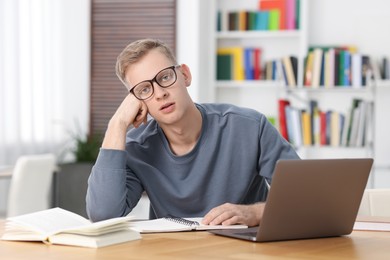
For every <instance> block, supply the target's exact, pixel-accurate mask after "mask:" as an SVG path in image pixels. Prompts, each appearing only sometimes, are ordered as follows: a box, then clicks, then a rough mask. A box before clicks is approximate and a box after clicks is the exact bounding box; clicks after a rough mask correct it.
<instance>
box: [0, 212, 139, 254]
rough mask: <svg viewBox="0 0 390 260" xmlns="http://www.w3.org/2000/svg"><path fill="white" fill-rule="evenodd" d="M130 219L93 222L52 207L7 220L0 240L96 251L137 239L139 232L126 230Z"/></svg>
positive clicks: (122, 218) (128, 217) (121, 218)
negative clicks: (32, 242)
mask: <svg viewBox="0 0 390 260" xmlns="http://www.w3.org/2000/svg"><path fill="white" fill-rule="evenodd" d="M131 219H132V217H130V216H127V217H119V218H113V219H108V220H104V221H99V222H95V223H92V222H90V221H89V220H88V219H86V218H83V217H82V216H79V215H77V214H75V213H73V212H70V211H67V210H64V209H61V208H52V209H48V210H43V211H38V212H34V213H30V214H25V215H20V216H17V217H11V218H8V219H7V221H6V224H5V231H4V234H3V236H2V237H1V239H3V240H11V241H43V242H45V243H49V244H62V245H71V246H81V247H93V248H98V247H103V246H108V245H113V244H118V243H122V242H126V241H131V240H136V239H140V238H141V235H140V234H139V232H136V231H134V230H131V229H130V228H129V226H130V220H131Z"/></svg>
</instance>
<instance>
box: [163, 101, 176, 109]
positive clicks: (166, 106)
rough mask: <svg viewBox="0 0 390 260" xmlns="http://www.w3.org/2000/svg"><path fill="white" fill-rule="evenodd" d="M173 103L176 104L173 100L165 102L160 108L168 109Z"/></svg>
mask: <svg viewBox="0 0 390 260" xmlns="http://www.w3.org/2000/svg"><path fill="white" fill-rule="evenodd" d="M173 104H174V103H173V102H172V103H167V104H164V105H163V106H161V107H160V110H164V109H166V108H168V107H170V106H172V105H173Z"/></svg>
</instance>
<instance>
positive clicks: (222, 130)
mask: <svg viewBox="0 0 390 260" xmlns="http://www.w3.org/2000/svg"><path fill="white" fill-rule="evenodd" d="M197 107H198V109H199V110H200V112H201V114H202V120H203V121H202V132H201V135H200V137H199V140H198V143H197V144H196V146H195V148H194V149H193V150H192V151H191V152H189V153H188V154H186V155H183V156H176V155H175V154H173V153H172V151H171V150H170V147H169V144H168V141H167V139H166V137H165V135H164V133H163V131H162V129H161V128H160V127H159V126H158V124H157V122H156V121H154V120H151V121H150V122H148V124H147V125H146V126H141V127H139V128H136V129H131V130H130V131H129V132H128V134H127V140H126V151H119V150H109V149H101V150H100V153H99V156H98V159H97V161H96V164H95V166H94V167H93V169H92V173H91V176H90V178H89V182H88V183H89V186H88V192H87V198H86V200H87V212H88V215H89V217H90V219H91V220H93V221H98V220H103V219H107V218H112V217H118V216H124V215H126V214H128V213H129V212H130V211H131V210H132V209H133V208H134V207H135V206H136V204H137V202H138V200H139V199H140V197H141V195H142V193H143V192H144V191H146V193H147V195H148V196H149V199H150V203H151V212H150V213H151V217H152V218H155V217H158V218H160V217H164V216H166V215H168V214H172V215H176V216H182V217H199V216H204V215H205V214H206V213H207V212H208V211H209V210H210V209H212V208H213V207H216V206H218V205H221V204H223V203H225V202H230V203H235V204H250V203H255V202H259V201H264V200H265V199H266V195H267V188H266V185H265V182H264V178H265V179H266V180H267V181H268V182H269V183H271V181H272V173H273V170H274V166H275V163H276V161H277V160H278V159H298V158H299V157H298V155H297V154H296V153H295V151H294V150H293V148H292V147H291V146H290V144H289V143H288V142H287V141H285V140H284V139H283V138H282V137H281V135H280V134H279V133H278V131H277V130H276V129H275V128H274V127H273V126H272V125H271V124H270V123H269V122H268V120H267V118H266V117H265V116H264V115H263V114H261V113H259V112H257V111H255V110H251V109H247V108H239V107H236V106H232V105H227V104H197Z"/></svg>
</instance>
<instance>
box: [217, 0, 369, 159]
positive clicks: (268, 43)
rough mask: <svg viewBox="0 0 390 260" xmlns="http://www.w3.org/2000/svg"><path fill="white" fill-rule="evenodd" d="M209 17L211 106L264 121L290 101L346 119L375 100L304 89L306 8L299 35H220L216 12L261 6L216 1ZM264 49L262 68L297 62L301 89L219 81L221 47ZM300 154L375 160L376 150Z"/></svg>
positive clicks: (318, 149) (250, 0) (361, 93)
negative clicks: (355, 102) (254, 113)
mask: <svg viewBox="0 0 390 260" xmlns="http://www.w3.org/2000/svg"><path fill="white" fill-rule="evenodd" d="M212 2H213V4H211V6H210V7H211V8H210V9H211V10H212V11H211V12H212V13H210V15H211V17H212V21H214V24H213V25H212V27H213V28H215V30H213V31H212V32H211V33H210V44H211V49H212V51H211V53H212V55H211V57H212V58H210V61H211V62H212V64H214V66H213V70H212V73H211V76H212V79H211V80H210V82H211V86H212V87H213V101H214V102H226V103H232V104H235V105H238V106H245V107H250V108H253V109H256V110H258V111H260V112H262V113H263V114H265V115H266V116H270V117H274V118H276V119H277V117H278V102H277V100H278V99H281V98H286V99H289V100H290V102H291V105H292V106H295V107H301V108H307V107H308V103H309V100H311V99H315V100H317V101H318V103H319V107H320V108H321V109H322V108H323V109H326V110H329V109H332V110H336V111H339V112H340V113H347V111H348V109H349V107H350V106H351V101H352V98H361V99H364V100H374V95H375V88H374V87H362V88H353V87H347V88H346V87H338V86H335V87H332V88H315V89H314V88H307V87H303V73H304V59H305V56H306V55H307V51H308V30H307V25H308V20H307V16H308V14H307V12H308V4H309V1H307V0H301V1H300V18H299V20H300V27H299V29H298V30H280V31H217V30H216V28H217V11H240V10H256V9H257V7H258V3H259V1H254V0H245V1H234V0H218V1H215V2H214V1H212ZM234 46H240V47H260V48H261V49H262V56H261V59H262V62H263V63H264V61H267V60H273V59H280V58H282V57H284V56H296V57H297V58H298V77H297V87H296V88H289V87H286V86H285V83H284V82H283V81H269V80H243V81H236V80H231V81H230V80H223V81H222V80H216V77H215V75H216V70H215V67H216V66H215V64H216V58H215V56H216V52H217V49H218V48H219V47H234ZM298 153H299V154H300V155H301V156H302V158H318V157H321V158H324V157H332V156H335V157H343V156H344V157H345V156H346V155H347V157H363V156H364V157H366V156H372V155H373V145H372V144H369V145H367V146H365V147H363V148H361V147H356V148H352V147H329V146H325V147H323V146H313V147H300V148H299V149H298Z"/></svg>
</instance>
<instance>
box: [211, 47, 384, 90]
mask: <svg viewBox="0 0 390 260" xmlns="http://www.w3.org/2000/svg"><path fill="white" fill-rule="evenodd" d="M304 62H305V66H304V75H303V81H302V82H303V85H304V87H307V88H323V87H324V88H331V87H357V88H360V87H364V86H370V85H372V82H373V80H374V79H376V80H379V79H390V68H389V67H390V66H389V60H388V59H387V58H383V59H382V60H381V62H380V63H378V62H377V61H375V60H373V59H372V57H370V56H368V55H363V54H361V53H358V52H357V51H356V49H355V48H352V47H321V48H320V47H311V48H310V49H309V52H308V55H307V56H306V58H305V61H304ZM216 65H217V70H216V71H217V75H216V76H217V80H262V79H264V80H276V81H281V82H282V84H284V85H285V86H288V87H290V88H294V87H296V86H297V85H298V82H299V81H298V58H297V57H296V56H284V57H282V58H279V59H272V60H268V61H264V62H263V60H262V49H261V48H259V47H253V48H252V47H237V46H232V47H220V48H218V49H217V64H216Z"/></svg>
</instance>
